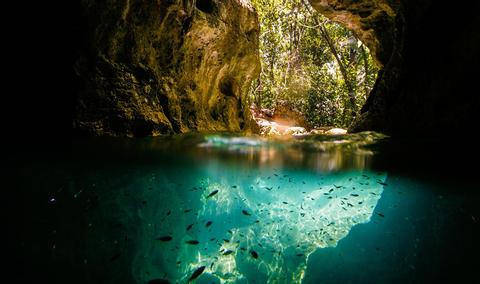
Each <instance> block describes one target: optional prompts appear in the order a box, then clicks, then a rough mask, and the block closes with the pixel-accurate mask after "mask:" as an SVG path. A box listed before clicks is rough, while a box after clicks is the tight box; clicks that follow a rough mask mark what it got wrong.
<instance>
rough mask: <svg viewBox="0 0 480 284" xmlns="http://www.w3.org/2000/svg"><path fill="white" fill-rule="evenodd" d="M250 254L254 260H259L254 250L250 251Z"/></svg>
mask: <svg viewBox="0 0 480 284" xmlns="http://www.w3.org/2000/svg"><path fill="white" fill-rule="evenodd" d="M250 254H251V255H252V257H253V258H255V259H257V258H258V253H257V252H256V251H254V250H251V251H250Z"/></svg>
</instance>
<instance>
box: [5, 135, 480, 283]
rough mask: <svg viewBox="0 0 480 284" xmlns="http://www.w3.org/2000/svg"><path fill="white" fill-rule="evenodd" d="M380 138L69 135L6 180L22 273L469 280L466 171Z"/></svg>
mask: <svg viewBox="0 0 480 284" xmlns="http://www.w3.org/2000/svg"><path fill="white" fill-rule="evenodd" d="M389 143H390V142H389V141H388V139H385V137H384V136H382V135H380V134H375V133H361V134H355V135H346V136H337V137H322V136H317V137H308V138H297V139H292V140H287V141H280V140H266V139H264V138H259V137H238V136H232V135H187V136H175V137H159V138H146V139H136V140H134V139H123V138H122V139H120V138H104V139H88V140H78V141H76V142H75V143H74V144H73V146H72V148H71V149H70V150H69V151H67V152H66V153H65V152H63V153H62V155H61V156H54V155H52V156H50V155H49V154H45V155H43V156H42V158H38V159H35V160H34V161H30V160H29V162H28V163H22V164H21V165H20V166H19V169H20V170H19V171H18V172H17V173H16V174H15V176H14V178H15V180H16V184H17V185H18V186H19V188H20V189H21V192H22V194H23V198H24V199H25V200H27V201H26V202H27V204H26V206H25V208H28V209H29V210H26V211H25V212H24V214H25V216H24V217H25V218H24V219H23V227H22V232H23V234H22V235H21V237H20V240H21V242H20V247H21V249H22V257H24V258H25V259H28V261H25V263H27V264H28V265H25V266H24V271H23V272H22V273H23V274H25V275H23V277H24V279H29V278H30V277H32V275H35V278H37V277H38V278H37V279H45V280H46V281H48V282H49V283H149V281H151V282H150V283H162V282H160V279H161V280H163V281H164V282H163V283H168V282H170V283H187V282H189V281H190V280H192V282H193V281H194V282H196V283H397V282H402V283H404V282H407V283H425V282H431V281H437V282H438V281H439V280H445V279H447V277H448V278H455V279H464V278H468V277H470V276H471V275H473V274H474V269H475V267H476V266H477V264H478V262H476V261H473V262H472V261H467V258H468V257H469V256H474V255H475V254H476V253H477V252H478V251H479V250H478V245H476V237H477V236H478V234H477V233H476V229H477V228H478V226H479V221H480V219H479V218H480V215H478V209H477V207H475V204H476V202H477V201H478V199H479V198H478V193H477V192H476V190H473V191H472V184H471V183H470V182H469V181H468V182H465V181H464V180H462V179H461V178H459V177H457V176H455V177H453V178H451V179H444V178H445V176H444V174H443V172H442V174H440V175H432V170H431V169H430V170H425V169H423V168H422V165H421V164H418V162H412V163H411V164H409V163H410V160H409V159H405V157H404V155H403V154H400V155H398V154H397V155H387V153H392V150H391V149H392V148H394V149H395V147H390V148H388V147H387V148H386V147H381V145H390V144H389ZM386 149H387V150H386ZM401 157H403V159H402V158H401ZM411 158H412V159H411V160H412V161H415V159H413V158H414V157H411ZM395 159H398V161H396V160H395ZM402 163H406V164H407V166H402ZM390 164H394V165H397V164H399V165H400V166H399V167H391V166H390V167H389V166H388V165H390ZM430 167H431V165H430ZM422 171H424V172H425V173H422ZM434 171H436V169H435V170H433V172H434ZM473 187H475V185H474V186H473ZM476 188H478V186H476ZM27 220H28V221H27ZM30 264H31V267H30V266H29V265H30ZM196 270H198V272H200V271H201V272H202V273H201V274H199V275H198V277H196V275H195V276H193V275H194V274H195V271H196ZM194 277H196V278H195V279H192V278H194ZM155 280H157V282H155ZM165 281H168V282H165Z"/></svg>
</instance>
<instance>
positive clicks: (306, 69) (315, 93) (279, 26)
mask: <svg viewBox="0 0 480 284" xmlns="http://www.w3.org/2000/svg"><path fill="white" fill-rule="evenodd" d="M252 2H253V4H254V6H255V7H256V9H257V12H258V14H259V19H260V25H261V31H260V56H261V63H262V71H261V75H260V78H259V80H258V81H257V82H255V83H254V87H253V88H252V89H251V92H250V96H251V99H252V100H251V101H252V102H254V103H255V104H256V106H257V107H260V108H269V109H275V107H276V103H277V102H279V101H286V102H288V104H290V105H291V106H292V107H293V108H294V109H296V110H297V111H299V112H301V113H303V114H304V116H305V118H306V119H307V122H308V123H309V124H310V125H311V127H318V126H343V127H345V126H347V125H348V124H349V123H350V122H351V121H352V119H353V114H354V113H357V112H358V111H359V110H360V108H361V106H362V105H363V104H364V102H365V100H366V97H367V95H368V93H369V92H370V90H371V88H372V86H373V84H374V82H375V79H376V74H377V72H378V69H377V67H376V66H375V64H374V62H373V60H372V58H371V56H370V53H369V51H368V49H367V48H366V47H365V46H364V45H363V44H362V43H361V42H360V41H359V40H358V39H357V38H355V36H354V35H353V34H352V32H351V31H349V30H347V29H346V28H344V27H342V26H341V25H338V24H336V23H334V22H331V21H328V20H327V19H326V18H325V17H323V16H321V15H320V14H318V13H316V12H314V10H313V8H312V7H310V6H306V5H309V4H308V1H302V0H252ZM322 28H323V29H322ZM322 31H323V32H322ZM327 38H330V39H331V42H332V43H333V44H332V45H329V44H328V41H327ZM335 53H336V54H337V55H338V56H337V57H338V60H337V58H336V57H335ZM341 65H343V66H341ZM342 67H343V70H344V71H345V72H342Z"/></svg>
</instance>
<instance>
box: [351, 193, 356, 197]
mask: <svg viewBox="0 0 480 284" xmlns="http://www.w3.org/2000/svg"><path fill="white" fill-rule="evenodd" d="M350 195H351V196H353V197H357V196H358V194H356V193H352V194H350Z"/></svg>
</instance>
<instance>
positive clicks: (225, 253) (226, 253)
mask: <svg viewBox="0 0 480 284" xmlns="http://www.w3.org/2000/svg"><path fill="white" fill-rule="evenodd" d="M232 253H233V250H226V251H225V252H224V253H223V255H229V254H232Z"/></svg>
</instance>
